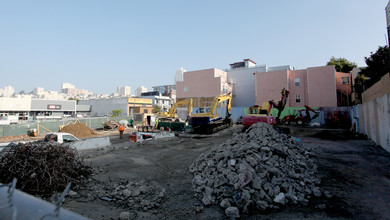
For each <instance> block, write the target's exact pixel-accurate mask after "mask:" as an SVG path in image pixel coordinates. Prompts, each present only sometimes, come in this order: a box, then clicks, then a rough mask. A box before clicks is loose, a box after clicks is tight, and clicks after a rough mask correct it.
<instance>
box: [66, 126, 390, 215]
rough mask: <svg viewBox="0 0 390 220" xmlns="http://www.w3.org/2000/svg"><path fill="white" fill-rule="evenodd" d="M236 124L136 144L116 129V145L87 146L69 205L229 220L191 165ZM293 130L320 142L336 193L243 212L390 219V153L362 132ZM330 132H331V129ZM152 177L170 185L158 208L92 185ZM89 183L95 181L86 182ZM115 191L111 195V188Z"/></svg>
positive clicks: (327, 181)
mask: <svg viewBox="0 0 390 220" xmlns="http://www.w3.org/2000/svg"><path fill="white" fill-rule="evenodd" d="M235 131H240V129H238V128H237V127H236V128H231V129H230V131H226V130H225V131H222V132H220V133H219V134H216V135H213V136H210V137H204V138H189V137H186V138H183V137H175V138H170V139H165V140H164V139H160V140H152V141H148V142H144V143H140V144H131V143H129V141H128V137H129V134H125V138H124V139H119V135H113V136H110V139H111V142H112V147H111V148H107V149H96V150H88V151H84V152H82V154H84V155H86V159H85V161H86V162H87V163H90V164H91V166H92V167H93V169H94V175H93V176H92V177H91V178H90V180H89V182H88V184H86V186H83V187H80V188H79V189H73V190H74V191H75V192H76V194H75V195H73V196H70V197H67V198H66V201H65V202H64V204H63V207H64V208H66V209H68V210H71V211H74V212H76V213H79V214H81V215H83V216H86V217H89V218H91V219H119V217H120V214H121V213H123V212H128V214H129V218H130V219H224V218H226V215H225V213H224V209H222V208H220V207H219V206H217V205H212V206H207V207H204V208H201V207H202V202H201V201H200V200H198V198H196V197H195V196H194V192H193V188H192V186H191V181H192V178H193V176H192V175H191V174H190V172H189V166H190V165H191V164H192V163H193V162H194V161H195V160H196V159H197V158H198V156H199V155H200V154H201V153H204V152H207V151H209V150H210V149H211V148H212V147H213V146H214V145H219V144H221V143H223V142H225V141H226V140H227V139H229V138H230V137H231V136H232V133H233V132H235ZM292 134H293V135H294V136H295V137H297V138H299V139H300V141H302V142H303V143H304V144H305V145H307V146H310V147H311V148H314V149H316V152H317V153H316V155H315V156H314V161H315V163H316V164H317V165H318V170H317V171H318V172H317V175H318V176H319V177H320V178H321V184H320V186H321V188H322V189H324V190H327V191H329V192H330V193H331V195H332V197H330V198H323V197H321V198H317V199H313V200H312V201H310V202H309V204H308V206H290V207H283V208H282V209H281V210H278V211H273V212H270V213H252V214H250V215H245V214H241V218H243V219H304V218H306V219H350V218H353V219H390V209H389V207H390V194H389V192H390V154H389V153H388V152H386V151H385V150H383V149H382V148H380V147H377V146H375V144H374V142H372V141H369V140H362V139H343V138H342V137H341V138H340V139H337V140H332V139H330V138H332V137H337V136H332V135H323V137H327V138H328V139H324V138H316V137H313V136H312V134H313V130H312V129H300V130H297V131H295V132H292ZM329 134H330V133H329ZM127 180H131V181H135V182H136V181H142V180H143V181H145V182H147V183H148V184H150V185H154V186H158V187H162V188H165V190H166V191H165V195H164V197H163V199H162V201H161V202H160V204H159V207H156V208H153V209H149V210H147V211H143V210H139V209H136V208H134V207H123V206H119V205H118V204H117V203H115V202H114V201H108V200H106V199H104V198H102V195H98V192H96V191H94V190H91V189H93V185H94V184H96V185H100V186H106V188H107V189H109V188H111V187H112V186H113V185H115V184H116V183H119V182H121V181H127ZM87 185H88V186H87ZM107 196H108V195H107Z"/></svg>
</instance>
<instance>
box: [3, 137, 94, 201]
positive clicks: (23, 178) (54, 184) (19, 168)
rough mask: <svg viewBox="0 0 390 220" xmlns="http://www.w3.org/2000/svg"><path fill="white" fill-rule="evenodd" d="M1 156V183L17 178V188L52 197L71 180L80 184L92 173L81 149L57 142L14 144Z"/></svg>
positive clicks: (75, 183) (74, 183)
mask: <svg viewBox="0 0 390 220" xmlns="http://www.w3.org/2000/svg"><path fill="white" fill-rule="evenodd" d="M1 153H2V154H1V155H0V173H1V176H0V182H1V183H8V182H11V181H12V179H13V178H17V179H18V182H17V186H16V187H17V188H18V189H20V190H22V191H24V192H27V193H29V194H34V195H39V196H42V197H49V196H51V195H52V194H53V193H56V192H60V191H63V190H64V189H65V187H66V185H67V184H68V183H69V182H72V184H73V185H77V183H79V182H80V180H81V179H82V178H85V177H87V176H89V175H90V174H91V173H92V168H91V167H89V166H87V165H85V164H84V162H83V159H82V158H81V157H79V155H78V153H77V150H76V149H75V148H72V147H70V146H68V145H63V144H59V143H56V142H28V143H24V144H22V143H19V144H11V146H7V148H6V149H4V150H3V151H2V152H1Z"/></svg>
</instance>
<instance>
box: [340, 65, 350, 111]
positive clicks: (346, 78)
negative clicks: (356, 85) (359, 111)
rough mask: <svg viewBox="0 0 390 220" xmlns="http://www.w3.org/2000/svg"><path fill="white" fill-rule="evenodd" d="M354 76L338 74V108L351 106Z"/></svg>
mask: <svg viewBox="0 0 390 220" xmlns="http://www.w3.org/2000/svg"><path fill="white" fill-rule="evenodd" d="M351 81H352V74H351V73H340V72H336V88H337V106H350V105H352V104H351V101H352V98H351V93H352V87H351Z"/></svg>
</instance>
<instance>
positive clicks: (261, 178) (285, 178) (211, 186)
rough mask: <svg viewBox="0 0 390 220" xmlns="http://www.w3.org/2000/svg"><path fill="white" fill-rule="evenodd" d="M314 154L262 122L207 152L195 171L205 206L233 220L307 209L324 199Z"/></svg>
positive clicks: (195, 185)
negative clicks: (254, 214)
mask: <svg viewBox="0 0 390 220" xmlns="http://www.w3.org/2000/svg"><path fill="white" fill-rule="evenodd" d="M311 155H312V152H311V150H310V149H306V148H305V146H304V145H302V144H300V142H297V141H296V140H295V139H293V138H291V137H289V136H287V135H285V134H283V133H280V132H278V131H277V130H275V129H274V128H273V127H272V126H271V125H268V124H265V123H257V124H254V125H252V126H251V127H250V128H249V129H248V130H247V131H246V132H245V133H239V134H238V133H235V134H234V135H233V137H232V138H231V139H229V140H228V141H226V142H225V143H224V144H221V145H219V146H215V147H214V148H212V149H211V151H210V152H209V153H207V154H202V155H201V156H200V157H199V158H198V160H197V161H195V162H194V163H193V164H192V165H191V166H190V168H189V170H190V172H191V173H193V175H194V178H193V180H192V186H193V188H194V191H195V192H196V195H197V196H198V197H199V198H200V199H201V201H202V202H203V204H204V205H205V206H207V205H211V204H218V205H220V206H221V207H222V208H224V209H225V213H226V215H227V216H228V217H239V215H240V213H251V212H255V211H269V210H276V209H280V208H281V207H283V206H286V205H287V204H302V205H307V204H308V200H309V199H310V198H311V197H312V196H317V197H320V196H321V195H322V192H321V190H320V189H319V187H318V185H319V183H320V180H319V179H318V178H316V177H315V176H314V173H315V172H316V169H317V167H316V165H315V164H314V163H313V161H312V159H310V156H311Z"/></svg>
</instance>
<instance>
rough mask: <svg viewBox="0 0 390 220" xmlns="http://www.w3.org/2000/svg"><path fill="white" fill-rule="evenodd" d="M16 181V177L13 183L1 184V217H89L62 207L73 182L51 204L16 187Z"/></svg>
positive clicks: (78, 218)
mask: <svg viewBox="0 0 390 220" xmlns="http://www.w3.org/2000/svg"><path fill="white" fill-rule="evenodd" d="M16 182H17V180H16V179H14V180H13V181H12V183H9V184H0V219H12V220H19V219H75V220H83V219H88V218H86V217H83V216H81V215H79V214H76V213H74V212H71V211H69V210H66V209H63V208H61V204H62V202H63V201H64V198H65V196H66V194H67V193H68V191H69V189H70V186H71V183H68V185H67V186H66V188H65V190H64V191H63V192H62V194H61V196H60V197H59V198H57V199H56V203H55V204H51V203H49V202H47V201H44V200H42V199H39V198H36V197H34V196H31V195H29V194H27V193H24V192H21V191H19V190H17V189H15V187H16Z"/></svg>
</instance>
